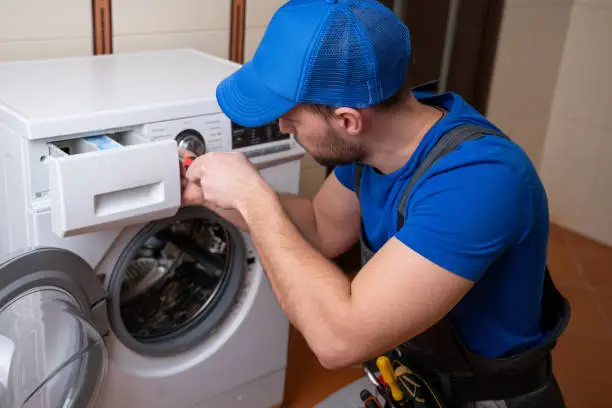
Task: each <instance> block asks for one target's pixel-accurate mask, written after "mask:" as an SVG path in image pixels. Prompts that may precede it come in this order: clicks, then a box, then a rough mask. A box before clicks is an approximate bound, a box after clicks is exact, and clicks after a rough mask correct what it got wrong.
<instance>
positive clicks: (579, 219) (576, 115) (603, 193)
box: [489, 0, 612, 245]
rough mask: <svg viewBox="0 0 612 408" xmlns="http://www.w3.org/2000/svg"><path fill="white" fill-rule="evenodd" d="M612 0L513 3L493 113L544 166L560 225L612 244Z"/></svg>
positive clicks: (498, 69)
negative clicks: (611, 177) (611, 111)
mask: <svg viewBox="0 0 612 408" xmlns="http://www.w3.org/2000/svg"><path fill="white" fill-rule="evenodd" d="M611 44H612V0H575V1H572V0H507V7H506V10H505V13H504V21H503V24H502V31H501V36H500V43H499V49H498V59H497V62H496V67H495V74H494V79H493V87H492V92H491V99H490V102H489V118H490V119H492V120H493V121H494V122H496V123H497V124H499V125H500V126H501V127H502V128H503V129H504V130H506V131H507V132H508V134H509V135H510V136H511V137H513V138H514V139H515V140H516V141H517V142H519V143H520V144H521V145H522V146H523V147H524V148H525V150H526V151H527V152H528V153H529V155H530V156H531V157H532V159H533V161H534V162H535V164H536V165H537V166H538V169H539V171H540V174H541V177H542V180H543V182H544V184H545V186H546V189H547V192H548V195H549V199H550V210H551V218H552V220H553V222H556V223H558V224H561V225H564V226H566V227H568V228H570V229H573V230H575V231H577V232H579V233H582V234H584V235H587V236H589V237H591V238H593V239H596V240H598V241H601V242H604V243H607V244H610V245H612V211H611V210H612V180H611V179H610V178H609V177H610V176H612V160H611V159H610V158H611V157H612V115H611V114H610V108H612V76H611V75H610V74H609V73H610V72H612V45H611Z"/></svg>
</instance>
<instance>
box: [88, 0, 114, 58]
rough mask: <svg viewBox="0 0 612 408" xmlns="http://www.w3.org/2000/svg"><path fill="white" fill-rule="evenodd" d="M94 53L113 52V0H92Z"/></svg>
mask: <svg viewBox="0 0 612 408" xmlns="http://www.w3.org/2000/svg"><path fill="white" fill-rule="evenodd" d="M91 9H92V13H93V48H94V54H95V55H100V54H112V53H113V28H112V17H111V0H92V7H91Z"/></svg>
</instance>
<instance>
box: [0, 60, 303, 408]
mask: <svg viewBox="0 0 612 408" xmlns="http://www.w3.org/2000/svg"><path fill="white" fill-rule="evenodd" d="M238 67H239V66H238V65H237V64H234V63H231V62H228V61H225V60H222V59H219V58H216V57H214V56H211V55H208V54H205V53H201V52H199V51H195V50H168V51H153V52H143V53H132V54H115V55H108V56H92V57H83V58H68V59H58V60H46V61H20V62H5V63H0V163H1V164H2V166H1V168H2V176H1V177H0V191H2V193H1V198H0V225H2V228H1V230H0V254H1V256H2V260H0V406H2V407H4V406H6V407H10V408H12V407H22V406H23V407H36V408H56V407H62V408H84V407H88V408H119V407H126V408H127V407H147V408H168V407H173V408H204V407H250V408H253V407H269V406H275V405H279V404H280V403H281V402H282V396H283V390H284V380H285V368H286V357H287V341H288V331H289V325H288V321H287V319H286V317H285V316H284V314H283V313H282V311H281V309H280V307H279V305H278V303H277V301H276V298H275V297H274V294H273V292H272V290H271V287H270V285H269V283H268V281H267V279H266V276H265V274H264V272H263V270H262V267H261V264H260V262H259V260H258V258H257V254H256V252H255V249H254V246H253V243H252V242H251V240H250V238H249V235H248V234H246V233H243V232H240V231H238V230H237V229H236V228H234V227H233V226H232V225H231V224H229V223H227V222H226V221H225V220H224V219H221V218H219V217H218V216H216V215H215V214H214V213H212V212H210V211H208V210H207V209H205V208H203V207H181V204H180V177H179V165H178V156H177V155H178V146H179V145H180V146H184V147H187V148H190V149H191V150H196V151H198V152H199V153H202V152H204V151H231V150H239V151H243V152H245V153H246V154H247V155H248V156H249V158H250V159H251V160H252V162H253V163H255V164H256V165H257V166H258V168H259V169H260V172H261V174H262V175H263V176H264V178H265V179H266V180H267V181H268V182H269V183H270V184H271V185H272V186H273V187H274V188H275V189H276V190H277V191H279V192H286V193H293V194H297V193H298V188H299V179H300V161H301V158H302V156H303V154H304V151H303V149H302V148H301V147H300V146H299V145H298V144H297V143H296V141H295V140H294V138H293V137H292V136H290V135H283V134H281V133H280V132H279V131H278V127H277V125H276V124H274V123H273V124H269V125H267V126H264V127H261V128H257V129H245V128H242V127H240V126H237V125H236V124H233V123H232V122H231V121H230V120H229V119H228V118H227V117H225V116H224V115H223V114H222V113H221V110H220V108H219V106H218V105H217V103H216V98H215V88H216V85H217V84H218V83H219V81H221V80H222V79H223V78H225V77H226V76H227V75H229V74H230V73H231V72H233V71H234V70H236V69H237V68H238ZM186 225H188V226H189V227H188V228H187V227H185V226H186ZM194 225H197V226H194ZM181 228H182V229H181ZM185 228H187V229H185ZM187 230H188V231H190V232H189V234H192V235H189V236H188V237H189V239H187V238H186V235H184V234H183V235H181V234H182V233H184V232H185V231H187ZM211 231H212V232H211ZM198 234H199V235H198ZM160 237H161V238H160ZM194 237H195V238H194ZM160 239H161V240H162V241H163V240H165V241H163V242H167V243H168V242H169V243H171V244H172V247H173V248H174V251H170V252H163V253H164V254H168V253H172V254H174V255H173V256H174V258H171V257H170V258H167V259H166V258H164V259H165V261H168V259H170V260H171V261H172V262H174V263H172V265H173V266H172V267H167V268H165V269H164V268H162V267H161V266H160V265H162V263H161V261H160V259H157V263H156V264H155V265H157V269H146V268H145V269H138V268H136V269H134V265H135V264H134V262H135V261H134V260H135V259H138V260H139V262H145V264H146V262H150V261H151V260H150V259H149V258H147V256H145V255H142V251H143V248H145V247H146V248H147V251H149V252H147V253H152V252H150V248H151V247H150V246H147V245H149V244H150V242H151V240H154V241H155V240H157V241H155V242H158V241H159V240H160ZM200 241H202V242H205V244H202V246H199V247H198V246H195V247H194V243H198V242H200ZM168 245H169V244H168ZM164 248H165V249H164V251H166V250H167V248H168V246H166V247H164ZM177 248H178V250H177ZM211 248H212V249H211ZM156 253H157V252H156ZM177 254H178V255H177ZM164 256H165V255H164ZM138 257H140V258H138ZM179 257H180V260H178V259H179ZM186 259H190V263H189V265H192V266H193V265H195V266H194V268H195V267H196V266H197V267H198V268H200V269H198V271H200V272H202V271H205V272H206V274H204V273H203V272H202V273H194V272H193V270H194V269H189V270H187V269H181V270H180V271H179V268H180V267H181V265H184V264H187V262H186V261H185V260H186ZM168 262H169V261H168ZM146 265H150V264H146ZM164 265H166V264H164ZM177 265H179V266H178V267H177ZM207 265H208V266H207ZM160 268H161V269H160ZM172 268H174V269H172ZM207 268H208V269H207ZM142 270H146V271H147V273H146V274H142V273H141V272H142ZM169 270H172V271H173V272H172V273H169V272H168V271H169ZM128 271H131V272H128ZM134 271H136V272H138V271H140V272H138V273H136V275H134V273H135V272H134ZM154 271H157V275H156V274H155V273H153V272H154ZM160 271H161V272H160ZM177 271H178V272H177ZM210 271H213V272H214V273H212V274H211V273H209V272H210ZM139 273H141V274H140V275H139ZM205 275H206V278H203V276H205ZM133 276H137V277H138V279H136V278H133ZM160 276H163V277H164V279H161V278H160ZM176 276H178V278H176V280H175V281H171V280H170V278H169V277H172V279H174V277H176ZM143 277H147V279H143ZM131 279H136V280H134V282H132V281H131ZM166 279H167V280H166ZM152 282H153V283H152ZM132 283H134V284H133V285H132ZM162 283H163V284H162ZM130 285H131V286H130ZM181 285H182V286H181ZM205 285H210V287H208V286H206V288H208V289H210V290H208V289H207V290H203V288H205ZM145 287H146V288H147V289H146V290H150V289H151V288H155V290H157V292H154V295H148V298H147V299H148V300H147V302H149V303H146V305H154V306H156V307H157V308H158V309H156V310H155V313H153V311H151V310H145V309H146V307H145V306H144V305H145V303H143V302H144V301H142V302H141V301H140V299H142V295H143V293H148V292H146V290H145V289H143V288H145ZM126 288H127V289H126ZM151 290H152V289H151ZM130 293H131V295H130ZM152 293H153V292H152ZM128 296H132V298H130V299H128ZM139 296H140V297H139ZM126 299H128V300H126ZM194 299H195V300H194ZM130 302H131V303H130ZM138 302H141V303H138ZM156 302H157V303H156ZM162 304H170V305H171V306H168V309H163V308H162ZM178 304H180V305H183V306H181V308H178V306H176V305H178ZM162 309H163V310H164V312H163V313H162V312H161V311H160V310H162Z"/></svg>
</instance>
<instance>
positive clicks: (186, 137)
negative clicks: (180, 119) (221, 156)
mask: <svg viewBox="0 0 612 408" xmlns="http://www.w3.org/2000/svg"><path fill="white" fill-rule="evenodd" d="M176 143H177V144H178V147H179V149H185V150H189V151H190V152H191V153H193V154H195V155H196V156H201V155H203V154H204V153H206V142H204V138H203V137H202V135H201V134H200V133H199V132H198V131H196V130H193V129H187V130H183V131H182V132H181V133H179V134H178V136H176Z"/></svg>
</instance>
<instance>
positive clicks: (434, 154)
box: [353, 125, 509, 229]
mask: <svg viewBox="0 0 612 408" xmlns="http://www.w3.org/2000/svg"><path fill="white" fill-rule="evenodd" d="M484 135H495V136H500V137H503V138H505V139H509V138H508V136H506V135H505V134H503V133H501V132H497V131H495V130H493V129H489V128H486V127H483V126H477V125H461V126H458V127H456V128H453V129H452V130H450V131H449V132H447V133H445V134H444V135H442V136H441V137H440V139H439V140H438V142H437V143H436V145H435V146H434V148H433V149H431V151H430V152H429V154H428V155H427V156H426V157H425V160H423V163H421V165H420V166H419V167H418V168H417V169H416V171H415V172H414V175H413V176H412V178H411V179H410V182H409V183H408V185H407V186H406V189H405V190H404V192H403V194H402V198H401V199H400V202H399V204H398V206H397V210H398V212H399V214H398V224H399V228H401V227H402V226H403V225H404V214H405V212H406V202H407V200H408V196H409V195H410V191H412V189H413V188H414V185H415V184H416V183H417V181H419V178H421V176H422V175H423V174H424V173H425V172H426V171H427V170H429V168H430V167H431V166H432V165H433V164H434V163H435V162H436V161H438V160H439V159H440V158H441V157H443V156H445V155H446V154H448V153H450V152H452V151H453V150H455V149H456V148H457V146H459V145H460V144H461V143H463V142H465V141H468V140H476V139H480V138H481V137H483V136H484ZM362 174H363V163H359V162H358V163H356V164H355V175H354V177H353V183H354V187H355V193H356V194H357V197H359V194H360V191H361V175H362ZM399 228H398V229H399Z"/></svg>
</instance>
